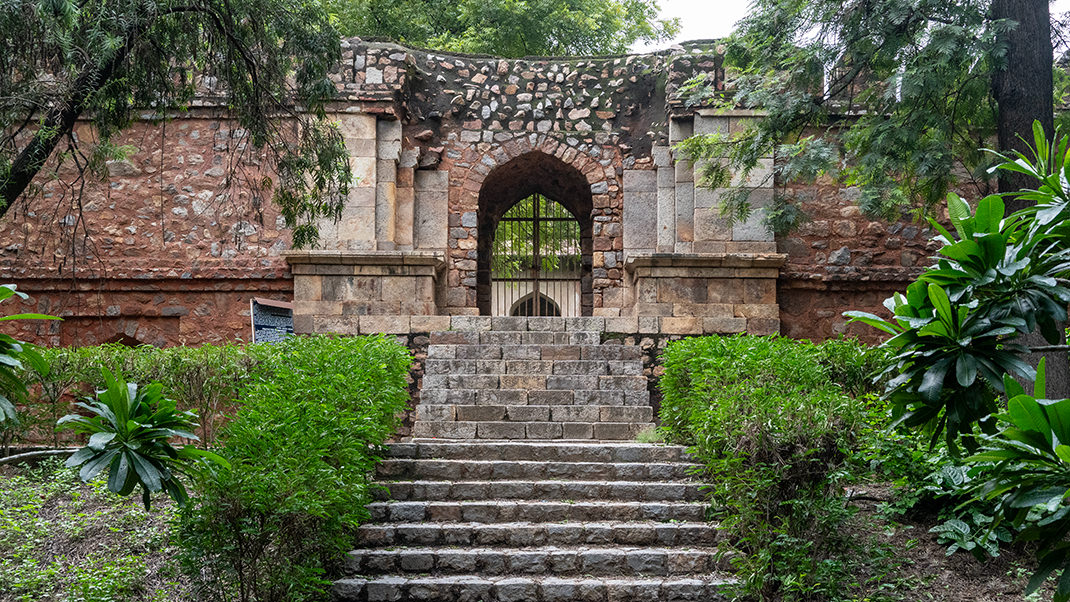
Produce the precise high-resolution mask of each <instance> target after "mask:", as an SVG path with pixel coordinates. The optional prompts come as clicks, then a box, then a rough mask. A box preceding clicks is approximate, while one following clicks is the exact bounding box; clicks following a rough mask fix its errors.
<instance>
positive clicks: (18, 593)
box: [0, 459, 189, 602]
mask: <svg viewBox="0 0 1070 602" xmlns="http://www.w3.org/2000/svg"><path fill="white" fill-rule="evenodd" d="M174 512H175V509H174V507H173V506H172V504H171V503H170V501H169V500H163V499H161V500H160V502H159V503H158V504H156V505H154V507H153V510H152V511H151V512H146V511H145V509H144V507H142V506H141V503H140V501H139V500H137V499H130V498H121V497H119V496H117V495H114V494H112V493H110V492H108V490H107V485H106V483H105V482H104V481H103V480H98V481H93V482H90V483H82V482H81V481H79V480H78V476H77V473H76V472H75V471H74V470H70V469H65V468H62V461H61V460H58V459H49V460H47V461H44V462H42V463H41V464H40V465H39V466H38V467H37V468H34V469H26V468H14V467H5V468H4V469H3V470H2V471H0V601H3V602H31V601H39V600H69V601H71V602H119V601H129V602H133V601H138V602H140V601H159V602H164V601H170V600H182V599H187V598H188V597H189V595H188V594H189V590H188V587H187V585H186V581H185V579H184V578H183V577H182V575H181V572H180V571H179V569H178V566H177V564H176V563H175V562H174V560H173V559H174V557H175V552H176V547H175V542H174V540H173V538H172V536H171V531H170V524H169V523H170V521H171V519H172V518H173V517H174Z"/></svg>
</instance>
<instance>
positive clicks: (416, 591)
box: [334, 575, 729, 602]
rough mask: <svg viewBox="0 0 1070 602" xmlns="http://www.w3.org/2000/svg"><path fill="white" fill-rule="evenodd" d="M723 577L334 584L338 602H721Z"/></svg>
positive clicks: (387, 580) (466, 577)
mask: <svg viewBox="0 0 1070 602" xmlns="http://www.w3.org/2000/svg"><path fill="white" fill-rule="evenodd" d="M728 583H729V581H727V580H726V579H724V578H723V577H703V578H647V579H637V578H603V579H593V578H587V577H573V578H564V577H543V576H527V577H515V576H498V577H486V576H484V575H456V576H440V577H381V578H377V579H360V578H353V579H343V580H341V581H337V582H335V586H334V595H335V599H336V600H338V601H339V602H365V601H367V602H372V601H378V600H413V601H428V602H432V601H433V602H439V601H445V600H450V601H456V602H462V601H463V602H637V601H646V600H656V601H659V602H700V601H701V602H715V601H718V600H726V599H727V598H726V596H725V595H724V593H723V592H724V589H725V586H726V584H728Z"/></svg>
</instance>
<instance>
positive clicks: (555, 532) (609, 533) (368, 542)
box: [357, 521, 720, 548]
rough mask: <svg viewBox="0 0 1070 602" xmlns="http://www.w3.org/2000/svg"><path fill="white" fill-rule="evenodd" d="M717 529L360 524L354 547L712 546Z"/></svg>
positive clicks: (702, 525) (651, 524) (691, 525)
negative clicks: (356, 544) (356, 545)
mask: <svg viewBox="0 0 1070 602" xmlns="http://www.w3.org/2000/svg"><path fill="white" fill-rule="evenodd" d="M719 539H720V532H719V531H718V530H717V525H715V524H712V523H706V522H671V523H665V522H655V521H635V522H617V521H614V522H570V523H556V522H555V523H532V522H509V523H491V524H487V523H466V522H456V523H434V522H419V523H393V524H377V525H371V524H365V525H361V526H360V527H359V528H358V529H357V543H358V545H361V546H365V547H384V548H387V547H393V546H508V547H514V548H521V547H531V546H583V545H602V546H605V545H622V546H677V547H678V546H684V547H689V546H712V545H715V544H716V543H717V542H718V541H719Z"/></svg>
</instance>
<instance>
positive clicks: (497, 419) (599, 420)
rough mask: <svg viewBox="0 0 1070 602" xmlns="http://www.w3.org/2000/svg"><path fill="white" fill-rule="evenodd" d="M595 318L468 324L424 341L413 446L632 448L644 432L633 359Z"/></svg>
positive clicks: (637, 364) (645, 397)
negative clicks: (583, 444) (545, 442)
mask: <svg viewBox="0 0 1070 602" xmlns="http://www.w3.org/2000/svg"><path fill="white" fill-rule="evenodd" d="M602 324H603V321H602V320H601V319H600V318H489V317H482V318H479V317H473V318H472V319H471V320H470V321H469V322H467V325H469V326H470V329H467V330H450V331H443V332H433V333H431V343H430V345H429V346H428V349H427V360H426V362H425V364H424V380H423V387H422V389H421V392H420V404H419V405H418V406H417V408H416V422H415V424H414V426H413V437H417V438H425V437H428V438H445V439H594V440H603V441H604V440H631V439H634V438H635V436H636V435H637V434H638V433H639V431H641V430H643V429H647V428H653V426H654V423H653V419H654V411H653V408H652V407H651V406H650V394H649V392H648V391H647V379H646V378H645V377H644V376H643V363H642V354H641V351H640V349H639V348H638V347H636V346H633V345H622V344H620V343H619V342H616V341H615V343H616V344H604V345H603V344H602V332H601V328H600V327H601V325H602Z"/></svg>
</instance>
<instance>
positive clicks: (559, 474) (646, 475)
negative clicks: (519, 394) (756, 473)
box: [376, 458, 701, 481]
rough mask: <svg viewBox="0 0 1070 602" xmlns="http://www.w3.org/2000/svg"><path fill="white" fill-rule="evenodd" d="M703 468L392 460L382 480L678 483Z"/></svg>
mask: <svg viewBox="0 0 1070 602" xmlns="http://www.w3.org/2000/svg"><path fill="white" fill-rule="evenodd" d="M700 470H701V466H700V465H696V464H687V463H684V462H556V461H537V460H534V461H533V460H442V459H428V460H417V459H410V458H388V459H385V460H383V461H382V462H381V463H380V464H379V467H378V469H377V470H376V475H377V478H378V479H380V480H402V479H406V480H428V481H521V480H531V481H544V480H547V479H578V480H584V481H674V480H689V479H690V478H691V476H692V475H693V474H697V472H698V471H700Z"/></svg>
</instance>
